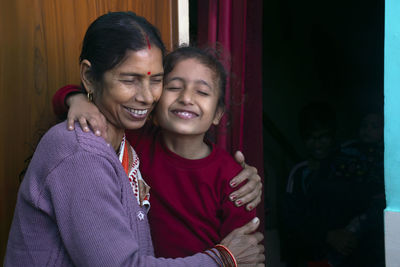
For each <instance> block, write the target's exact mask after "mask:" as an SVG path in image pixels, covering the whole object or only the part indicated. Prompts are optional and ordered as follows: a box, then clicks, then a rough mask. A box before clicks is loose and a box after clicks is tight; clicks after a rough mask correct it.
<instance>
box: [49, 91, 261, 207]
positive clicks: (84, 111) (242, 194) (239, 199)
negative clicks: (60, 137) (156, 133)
mask: <svg viewBox="0 0 400 267" xmlns="http://www.w3.org/2000/svg"><path fill="white" fill-rule="evenodd" d="M79 92H80V93H79ZM65 98H66V99H65ZM68 107H69V109H68ZM53 109H54V111H58V112H59V114H60V113H63V114H65V113H67V112H68V118H67V119H68V122H67V124H68V129H69V130H73V129H74V122H75V121H79V124H80V125H81V127H82V129H83V131H85V132H88V131H89V126H90V128H91V129H92V131H93V132H94V133H95V134H96V135H98V136H100V135H102V136H103V137H105V136H104V135H105V133H106V123H105V117H104V116H103V114H102V113H101V112H100V111H99V110H98V108H97V107H96V106H95V105H94V104H93V103H91V102H89V101H88V100H87V99H86V95H85V94H83V91H82V90H81V89H80V87H79V86H76V85H67V86H64V87H62V88H60V89H59V90H58V91H57V92H56V94H55V95H54V96H53ZM234 158H235V160H236V162H238V163H239V164H240V165H242V166H243V170H242V171H241V172H240V173H239V174H238V175H237V176H235V177H234V178H233V179H232V181H231V182H230V185H231V186H232V187H233V188H235V187H237V186H238V185H239V184H240V183H242V182H243V181H246V180H247V183H245V184H244V185H243V186H241V187H240V188H239V189H238V190H236V191H234V192H233V193H232V194H231V195H230V200H231V201H234V203H235V205H236V206H237V207H240V206H243V205H246V209H247V210H249V211H250V210H253V209H254V208H255V207H256V206H257V205H258V204H259V203H260V202H261V195H262V181H261V177H260V176H259V175H258V173H257V169H256V168H255V167H252V166H249V165H247V164H246V163H245V159H244V156H243V154H242V153H241V152H240V151H238V152H236V153H235V156H234Z"/></svg>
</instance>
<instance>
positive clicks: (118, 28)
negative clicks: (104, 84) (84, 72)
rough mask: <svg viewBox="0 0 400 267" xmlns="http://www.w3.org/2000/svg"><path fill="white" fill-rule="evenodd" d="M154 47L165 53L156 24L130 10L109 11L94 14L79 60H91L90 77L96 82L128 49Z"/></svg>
mask: <svg viewBox="0 0 400 267" xmlns="http://www.w3.org/2000/svg"><path fill="white" fill-rule="evenodd" d="M148 46H150V47H151V46H156V47H158V48H159V49H160V50H161V52H162V56H163V57H164V55H165V46H164V43H163V42H162V40H161V37H160V33H159V31H158V29H157V28H156V27H154V26H153V25H152V24H150V23H149V22H148V21H147V20H146V19H145V18H144V17H141V16H138V15H136V14H135V13H133V12H129V11H128V12H110V13H107V14H104V15H102V16H100V17H98V18H97V19H96V20H95V21H94V22H92V24H91V25H90V26H89V28H88V29H87V31H86V34H85V38H84V39H83V45H82V52H81V55H80V57H79V61H80V62H82V60H84V59H86V60H88V61H89V62H90V63H91V76H92V78H93V79H94V80H96V81H100V80H101V77H102V76H103V74H104V72H106V71H107V70H110V69H112V68H114V67H115V66H116V65H118V64H119V63H120V62H121V61H122V60H123V59H124V57H125V54H126V52H127V51H128V50H132V51H138V50H141V49H143V48H147V47H148Z"/></svg>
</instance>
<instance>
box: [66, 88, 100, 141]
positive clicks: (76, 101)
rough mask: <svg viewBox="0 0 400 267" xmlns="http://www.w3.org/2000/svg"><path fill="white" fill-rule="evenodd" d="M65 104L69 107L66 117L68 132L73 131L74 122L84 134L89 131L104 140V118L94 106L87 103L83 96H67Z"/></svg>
mask: <svg viewBox="0 0 400 267" xmlns="http://www.w3.org/2000/svg"><path fill="white" fill-rule="evenodd" d="M66 103H67V105H68V106H69V110H68V117H67V126H68V129H69V130H73V129H74V124H75V121H78V122H79V124H80V125H81V128H82V130H83V131H84V132H89V131H90V129H91V130H92V131H93V133H94V134H95V135H97V136H103V138H106V134H107V123H106V118H105V117H104V115H103V114H102V113H101V112H100V111H99V109H98V108H97V107H96V105H94V104H93V103H92V102H89V101H88V99H87V98H86V96H85V95H84V94H73V95H71V96H68V98H67V99H66ZM89 127H90V128H89Z"/></svg>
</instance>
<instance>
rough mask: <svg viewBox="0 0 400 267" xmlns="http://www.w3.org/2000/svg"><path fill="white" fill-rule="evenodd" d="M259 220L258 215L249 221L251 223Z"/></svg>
mask: <svg viewBox="0 0 400 267" xmlns="http://www.w3.org/2000/svg"><path fill="white" fill-rule="evenodd" d="M259 220H260V219H258V217H254V219H253V220H251V222H252V223H258V221H259Z"/></svg>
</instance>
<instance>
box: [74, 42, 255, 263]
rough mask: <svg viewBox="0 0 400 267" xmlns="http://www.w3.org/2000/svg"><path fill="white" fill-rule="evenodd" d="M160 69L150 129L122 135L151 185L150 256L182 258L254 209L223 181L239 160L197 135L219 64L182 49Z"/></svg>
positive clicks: (216, 93) (207, 114)
mask: <svg viewBox="0 0 400 267" xmlns="http://www.w3.org/2000/svg"><path fill="white" fill-rule="evenodd" d="M164 67H165V68H164V77H165V79H164V80H165V82H164V90H163V94H162V96H161V98H160V101H159V103H158V106H157V108H156V113H155V118H154V120H155V124H156V125H158V127H148V128H147V129H145V130H143V131H141V132H137V131H136V132H132V131H130V132H127V139H128V140H130V142H131V144H132V145H133V146H134V148H135V150H136V152H137V153H138V155H139V158H141V159H146V160H143V162H142V163H141V168H140V170H141V172H142V175H143V177H144V178H145V180H146V182H147V183H148V184H149V185H150V187H151V205H152V208H151V212H150V215H149V222H150V225H151V229H152V238H153V241H154V247H155V253H156V255H157V256H162V257H182V256H187V255H191V254H193V252H197V251H201V250H204V248H207V247H209V246H210V245H211V244H214V243H215V242H216V241H218V240H221V238H222V237H224V236H225V235H226V234H227V233H229V232H230V231H231V230H232V229H235V228H237V227H238V226H241V225H243V224H244V223H245V222H247V221H249V220H250V219H251V218H253V217H254V216H255V213H254V212H248V211H246V210H245V209H244V207H242V208H237V207H235V206H234V204H233V203H232V202H231V201H230V199H229V195H230V194H231V193H232V188H231V187H230V185H229V181H230V179H232V178H233V177H234V176H235V175H237V174H238V173H239V172H240V171H241V167H240V165H239V164H237V163H236V162H235V161H234V160H233V159H232V158H231V156H230V155H229V154H228V153H227V152H225V151H223V150H222V149H220V148H218V147H216V146H215V145H213V144H211V143H210V142H208V141H207V140H205V134H206V132H207V130H208V129H209V128H210V127H211V125H212V124H218V122H219V120H220V118H221V117H222V115H223V111H224V92H225V86H226V73H225V70H224V68H223V66H222V65H221V63H220V62H219V61H218V60H217V59H215V57H213V56H211V55H209V54H207V53H206V52H204V51H202V50H200V49H197V48H193V47H184V48H179V49H177V50H175V51H174V52H172V53H170V54H169V55H168V56H167V57H166V58H165V64H164ZM72 105H73V103H72ZM71 108H73V106H71Z"/></svg>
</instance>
